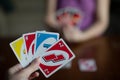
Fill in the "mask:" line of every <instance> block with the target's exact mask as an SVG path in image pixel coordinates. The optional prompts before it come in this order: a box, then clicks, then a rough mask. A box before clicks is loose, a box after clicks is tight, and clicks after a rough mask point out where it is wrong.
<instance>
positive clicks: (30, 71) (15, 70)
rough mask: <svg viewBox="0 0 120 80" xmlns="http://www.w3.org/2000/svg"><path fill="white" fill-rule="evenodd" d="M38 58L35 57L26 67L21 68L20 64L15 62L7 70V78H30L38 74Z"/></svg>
mask: <svg viewBox="0 0 120 80" xmlns="http://www.w3.org/2000/svg"><path fill="white" fill-rule="evenodd" d="M39 63H40V61H39V58H37V59H35V60H34V61H33V62H32V63H31V64H30V65H29V66H28V67H26V68H23V67H22V66H21V65H20V64H17V65H15V66H13V67H12V68H10V69H9V70H8V79H9V80H31V79H33V78H35V77H38V76H39V73H38V72H35V71H36V70H38V69H39Z"/></svg>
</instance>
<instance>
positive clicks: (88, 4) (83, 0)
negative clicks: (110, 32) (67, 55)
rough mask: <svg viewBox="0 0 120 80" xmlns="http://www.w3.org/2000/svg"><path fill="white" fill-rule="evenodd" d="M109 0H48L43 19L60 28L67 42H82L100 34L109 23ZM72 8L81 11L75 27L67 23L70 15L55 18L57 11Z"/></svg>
mask: <svg viewBox="0 0 120 80" xmlns="http://www.w3.org/2000/svg"><path fill="white" fill-rule="evenodd" d="M109 6H110V0H68V1H67V0H48V7H47V8H48V9H47V14H46V18H45V21H46V23H47V25H49V26H50V27H52V28H54V29H56V30H60V31H61V32H62V34H63V36H64V38H65V39H66V40H67V41H69V42H82V41H86V40H89V39H92V38H95V37H98V36H100V35H102V34H103V33H104V32H105V31H106V29H107V27H108V24H109ZM67 8H72V9H77V10H78V11H79V12H81V13H82V14H83V15H82V17H83V18H82V19H81V21H80V22H78V24H77V27H76V26H74V25H71V24H69V22H70V19H71V17H70V16H65V17H64V16H63V18H62V21H61V22H58V21H57V19H56V13H57V11H59V10H61V9H64V10H65V9H66V10H67ZM63 15H64V14H63Z"/></svg>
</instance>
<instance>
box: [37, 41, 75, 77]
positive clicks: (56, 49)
mask: <svg viewBox="0 0 120 80" xmlns="http://www.w3.org/2000/svg"><path fill="white" fill-rule="evenodd" d="M74 58H75V55H74V54H73V52H72V51H71V50H70V48H69V47H68V46H67V45H66V43H65V42H64V41H63V39H60V40H59V41H57V42H56V43H55V44H53V45H52V46H51V47H49V48H48V49H47V50H46V52H45V53H43V54H42V55H40V65H39V68H40V70H41V71H42V73H43V74H44V75H45V77H49V76H51V75H52V74H53V73H55V72H56V71H58V70H59V69H60V68H62V67H63V66H64V65H65V64H67V63H68V62H70V61H71V60H72V59H74Z"/></svg>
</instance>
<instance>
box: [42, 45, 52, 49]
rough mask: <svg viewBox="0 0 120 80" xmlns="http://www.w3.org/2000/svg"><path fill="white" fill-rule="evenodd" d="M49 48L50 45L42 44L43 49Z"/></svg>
mask: <svg viewBox="0 0 120 80" xmlns="http://www.w3.org/2000/svg"><path fill="white" fill-rule="evenodd" d="M50 46H51V44H43V47H44V48H49V47H50Z"/></svg>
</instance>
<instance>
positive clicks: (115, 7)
mask: <svg viewBox="0 0 120 80" xmlns="http://www.w3.org/2000/svg"><path fill="white" fill-rule="evenodd" d="M46 4H47V0H0V77H2V76H4V77H2V79H1V80H4V79H5V76H6V71H7V69H9V68H10V67H11V66H13V65H15V64H16V63H18V61H17V58H16V57H15V55H14V54H13V52H12V50H11V48H10V47H9V43H10V42H12V41H14V40H15V39H16V38H17V37H20V36H21V35H22V34H24V33H28V32H34V31H39V30H47V29H48V28H47V27H46V25H45V23H44V18H45V13H46V6H47V5H46ZM119 35H120V0H111V5H110V23H109V27H108V29H107V31H106V32H105V36H113V37H109V38H108V37H104V38H103V37H102V38H100V39H99V38H98V40H95V43H94V41H93V44H92V41H90V42H87V43H83V44H82V45H84V44H85V45H84V46H85V49H82V48H84V46H83V47H82V45H81V43H80V44H77V45H78V46H76V45H72V47H73V51H75V52H76V54H77V55H78V54H79V53H80V50H81V51H82V50H85V51H86V46H87V47H91V46H90V45H94V44H95V46H94V47H96V46H98V48H99V51H98V52H95V49H93V48H92V47H91V48H90V49H88V53H90V52H91V53H92V52H93V53H94V52H95V54H97V55H99V56H97V57H96V60H97V62H98V63H97V65H98V72H97V73H92V74H91V73H88V74H85V73H82V74H81V73H80V75H82V78H81V79H83V80H88V79H89V80H120V74H119V72H120V69H119V68H120V64H119V53H120V51H119V50H120V46H119V45H120V38H119ZM88 43H89V44H88ZM98 43H99V44H98ZM99 46H100V47H99ZM72 47H71V48H72ZM91 49H92V50H93V51H91ZM77 51H78V52H77ZM86 53H87V52H86ZM101 53H102V54H101ZM113 53H114V54H113ZM103 56H104V57H103ZM77 59H78V57H77V58H76V60H75V61H77ZM113 59H114V60H113ZM104 60H105V61H104ZM75 61H74V62H75ZM99 63H100V64H99ZM76 64H77V63H76ZM100 65H102V66H101V67H99V66H100ZM104 65H106V66H104ZM73 67H75V68H78V67H76V65H75V63H74V64H73ZM75 68H72V69H71V70H72V71H70V70H69V71H68V72H67V70H65V71H63V72H62V71H61V72H58V74H56V75H54V76H53V77H51V78H50V79H49V80H56V79H57V78H58V79H60V78H61V79H62V78H65V79H69V80H71V79H72V80H73V78H74V77H75V76H76V77H77V78H76V80H78V79H80V77H79V72H78V70H77V69H75ZM102 70H103V71H102ZM99 71H100V72H99ZM104 71H106V72H104ZM63 73H64V74H65V75H64V77H62V76H58V75H59V74H63ZM67 73H69V74H68V75H67ZM71 73H75V76H73V78H68V77H67V76H69V75H71V76H70V77H72V75H73V74H71ZM76 74H78V75H76ZM101 74H102V75H101ZM66 75H67V76H66ZM56 76H57V77H56ZM86 76H88V77H86ZM91 76H96V77H94V78H93V77H91ZM100 76H102V77H100ZM42 77H43V76H42ZM55 77H56V78H55ZM83 77H84V78H83ZM85 78H86V79H85ZM58 79H57V80H58ZM61 79H60V80H61ZM74 79H75V78H74ZM43 80H47V79H45V78H44V77H43ZM63 80H64V79H63Z"/></svg>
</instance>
